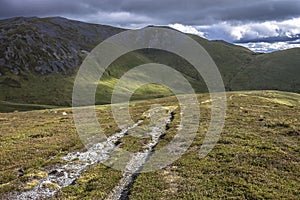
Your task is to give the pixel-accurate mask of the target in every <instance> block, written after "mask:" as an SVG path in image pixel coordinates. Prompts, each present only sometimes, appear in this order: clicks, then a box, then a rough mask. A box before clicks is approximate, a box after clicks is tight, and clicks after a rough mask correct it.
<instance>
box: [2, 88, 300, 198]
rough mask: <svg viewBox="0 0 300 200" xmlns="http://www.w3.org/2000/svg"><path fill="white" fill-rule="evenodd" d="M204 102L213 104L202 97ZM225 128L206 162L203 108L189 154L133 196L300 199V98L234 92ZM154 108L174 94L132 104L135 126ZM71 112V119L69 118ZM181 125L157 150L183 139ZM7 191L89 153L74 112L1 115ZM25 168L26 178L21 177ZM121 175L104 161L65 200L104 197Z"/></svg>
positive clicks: (139, 183)
mask: <svg viewBox="0 0 300 200" xmlns="http://www.w3.org/2000/svg"><path fill="white" fill-rule="evenodd" d="M198 98H199V102H200V101H201V102H202V101H205V100H207V99H209V96H208V95H206V94H203V95H199V96H198ZM227 100H228V108H227V116H226V121H225V127H224V129H223V131H222V133H221V137H220V140H219V142H218V144H217V145H216V146H215V148H214V149H213V150H212V151H211V152H210V153H209V155H208V156H206V157H205V158H203V159H199V158H198V150H199V148H200V146H201V144H202V142H203V139H204V136H205V134H206V131H207V128H208V125H209V122H210V104H209V103H206V104H201V120H200V127H199V130H198V133H197V135H196V138H195V140H194V142H193V144H192V145H191V147H190V148H189V150H188V151H187V152H186V153H185V154H184V155H183V156H182V157H181V158H180V159H178V160H177V161H176V162H174V163H173V164H172V165H170V166H168V167H166V168H164V169H161V170H159V171H155V172H149V173H143V174H140V175H139V176H138V177H137V179H136V181H135V182H134V184H133V186H132V188H131V190H130V194H129V198H130V199H201V198H204V199H219V198H226V199H227V198H230V199H279V198H286V199H297V198H298V197H299V196H300V191H299V184H300V178H299V177H300V167H299V166H300V165H299V164H300V120H299V113H300V95H298V94H293V93H284V92H274V91H259V92H251V91H249V92H234V93H227ZM152 104H161V105H176V104H177V100H176V98H175V97H167V98H160V99H154V100H149V101H137V102H133V103H132V106H131V115H132V117H133V119H134V120H135V121H137V120H139V119H141V117H142V113H143V112H145V111H146V110H148V109H149V108H150V107H151V105H152ZM109 108H110V107H109V106H97V114H98V118H99V121H100V123H101V124H102V128H103V129H104V132H105V133H106V134H107V135H111V134H113V133H114V132H116V131H119V128H118V127H117V126H116V124H115V123H114V121H113V116H112V114H111V112H110V109H109ZM63 112H66V113H67V115H63V114H62V113H63ZM179 112H180V110H179V108H178V109H177V110H175V118H174V121H173V122H172V123H171V124H169V127H168V130H167V131H166V134H165V135H164V136H163V137H162V139H161V140H160V142H159V144H158V145H157V146H156V149H159V148H162V147H163V146H165V145H166V144H168V143H169V142H170V141H171V140H172V138H173V137H174V135H175V134H176V127H177V125H178V124H179V120H180V119H179ZM0 127H1V128H0V146H1V151H0V154H1V161H0V184H1V185H0V193H1V195H5V193H7V192H11V191H15V190H22V189H26V188H27V186H28V187H29V186H32V185H33V184H34V181H35V180H36V179H39V178H40V176H41V175H45V173H43V172H44V171H45V169H47V168H49V167H51V166H54V165H55V164H57V163H60V162H64V161H63V160H62V159H60V157H61V156H62V155H65V154H67V153H68V152H71V151H81V150H84V146H83V144H82V143H81V142H80V140H79V137H78V135H77V132H76V129H75V126H74V122H73V119H72V110H71V109H51V110H50V109H48V110H40V111H28V112H17V113H0ZM144 143H147V140H146V139H144V138H142V139H141V140H139V139H136V138H133V137H129V136H128V137H125V138H124V139H122V140H121V145H123V146H122V147H123V148H125V149H128V150H131V151H138V150H140V147H141V146H142V144H144ZM20 170H21V171H22V174H20ZM120 178H121V172H119V171H116V170H114V169H111V168H108V167H106V166H104V165H102V164H98V165H95V166H92V167H90V168H89V169H88V170H87V171H86V172H84V173H83V174H82V175H81V177H80V178H79V179H78V180H77V181H76V184H75V185H72V186H69V187H66V188H63V189H62V190H61V191H60V192H59V193H58V194H57V196H56V198H60V199H95V198H104V197H105V196H106V195H107V194H108V193H109V192H110V191H111V189H112V188H113V187H114V186H116V185H117V184H118V182H119V180H120Z"/></svg>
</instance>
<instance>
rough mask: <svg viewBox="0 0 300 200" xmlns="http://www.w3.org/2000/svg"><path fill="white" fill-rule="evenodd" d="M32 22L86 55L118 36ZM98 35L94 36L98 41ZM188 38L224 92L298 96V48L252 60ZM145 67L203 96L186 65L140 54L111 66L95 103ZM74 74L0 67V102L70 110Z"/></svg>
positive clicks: (155, 93)
mask: <svg viewBox="0 0 300 200" xmlns="http://www.w3.org/2000/svg"><path fill="white" fill-rule="evenodd" d="M33 20H36V22H35V21H33V24H35V23H36V24H40V23H42V24H43V23H48V24H46V25H47V26H49V27H52V28H53V27H55V28H59V27H60V28H59V29H58V35H56V36H55V37H58V38H60V40H63V41H65V42H68V43H70V44H71V43H72V44H74V45H78V46H81V47H82V48H83V49H87V50H91V49H92V48H93V47H94V46H95V45H96V44H98V43H99V42H100V41H102V40H103V39H105V38H106V37H108V36H109V35H112V34H115V33H117V32H120V31H121V30H120V29H116V28H114V27H106V26H100V25H93V24H85V23H80V22H74V21H68V20H66V21H67V22H66V24H67V25H68V27H70V28H67V29H64V28H63V27H61V26H57V25H55V24H53V23H49V22H51V20H50V19H49V18H46V19H39V18H36V19H33ZM32 26H33V25H32ZM34 27H35V26H34ZM83 27H90V28H83ZM21 28H22V27H21ZM31 28H32V27H31ZM35 28H37V27H35ZM38 28H39V26H38ZM17 30H18V29H17ZM55 30H56V29H55ZM87 30H90V31H91V32H88V31H87ZM79 32H83V35H80V37H79V36H78V34H79ZM89 34H92V35H93V37H92V38H91V40H87V41H88V42H85V39H78V38H81V37H83V36H84V35H87V36H88V35H89ZM99 34H100V35H99ZM97 35H99V36H98V37H97ZM189 36H191V37H192V38H193V39H195V40H196V41H198V42H199V43H200V44H201V45H202V46H203V47H204V48H205V49H206V50H207V51H208V52H209V54H210V55H211V57H212V58H213V60H214V61H215V63H216V64H217V66H218V68H219V70H220V72H221V74H222V77H223V80H224V84H225V87H226V89H227V90H228V91H232V90H233V91H241V90H262V89H272V90H282V91H292V92H298V93H299V92H300V91H299V88H300V82H299V78H298V76H299V73H300V71H299V70H300V68H299V65H300V56H299V55H300V48H297V49H290V50H285V51H279V52H274V53H270V54H255V53H253V52H251V51H250V50H248V49H246V48H244V47H240V46H235V45H231V44H229V43H226V42H222V41H208V40H206V39H203V38H200V37H198V36H195V35H189ZM74 38H76V39H74ZM46 39H47V42H48V43H49V44H52V43H53V41H55V40H57V39H56V38H51V37H50V36H49V37H47V38H46ZM3 45H4V46H3V49H5V48H6V47H5V45H6V44H3ZM33 50H34V51H37V52H35V53H33V54H36V55H37V58H39V59H46V60H47V57H45V55H44V54H43V52H40V47H39V46H38V47H36V48H34V49H33ZM25 52H27V51H25ZM0 53H1V52H0ZM40 54H41V55H40ZM0 57H1V58H2V57H4V55H1V54H0ZM83 57H84V56H83ZM149 62H157V63H162V64H166V65H168V66H171V67H173V68H174V69H176V70H178V71H180V72H181V73H182V74H184V76H185V77H186V78H187V79H188V80H189V81H190V82H191V84H192V85H193V86H194V89H195V90H196V91H197V92H206V90H207V89H206V86H205V83H204V82H203V81H202V79H201V76H200V75H198V74H197V73H196V71H195V70H194V69H193V67H192V66H190V65H189V64H188V63H187V62H186V61H185V60H183V59H180V58H179V57H178V56H176V55H173V54H171V53H166V52H161V51H158V50H157V51H153V50H151V51H149V50H148V51H147V50H144V51H136V52H133V53H130V54H128V55H126V56H122V57H121V58H120V59H118V60H117V61H115V62H114V63H113V64H112V66H111V67H110V69H108V71H107V73H106V75H107V76H106V78H105V79H103V82H100V84H99V87H98V92H97V94H96V102H97V103H98V104H105V103H109V102H110V95H111V92H112V89H113V86H114V84H115V83H116V81H117V79H119V78H120V77H121V76H122V75H123V74H124V73H125V72H126V71H128V70H129V69H131V68H133V67H135V66H138V65H140V64H145V63H149ZM29 64H30V63H29ZM32 67H33V66H29V68H30V69H31V68H32ZM76 70H77V69H70V70H69V71H68V72H67V74H68V75H64V73H63V72H60V73H58V74H56V73H52V74H48V75H43V76H41V75H38V73H35V72H34V70H31V71H26V70H24V71H22V72H21V74H20V75H19V76H17V75H14V74H13V73H11V72H9V69H8V68H5V67H2V66H0V73H2V74H4V75H1V76H0V91H1V92H0V100H3V101H11V102H17V103H31V104H46V105H58V106H61V105H64V106H69V105H71V96H72V89H73V81H74V79H75V76H76ZM168 95H170V92H168V91H166V90H165V88H163V87H157V86H154V85H150V86H147V89H146V88H144V89H141V90H140V91H138V92H137V95H136V96H135V98H136V99H142V98H144V99H148V98H156V97H161V96H168Z"/></svg>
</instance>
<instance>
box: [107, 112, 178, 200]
mask: <svg viewBox="0 0 300 200" xmlns="http://www.w3.org/2000/svg"><path fill="white" fill-rule="evenodd" d="M173 111H174V110H172V109H171V110H168V111H167V113H164V111H163V110H157V111H156V113H155V114H154V115H156V117H155V116H152V117H154V123H153V124H152V126H150V127H151V129H150V130H151V131H150V132H149V135H150V136H151V142H150V143H148V144H146V145H145V147H144V148H143V149H145V150H144V151H143V152H138V153H135V154H134V155H133V156H132V158H131V159H130V160H129V162H128V163H127V165H126V167H125V170H124V171H123V178H122V179H121V180H120V182H119V184H118V185H117V186H116V187H115V188H114V189H113V190H112V191H111V192H110V194H108V196H107V197H106V199H107V200H125V199H128V194H129V192H130V188H131V186H132V185H133V183H134V181H135V179H136V178H137V176H138V175H139V173H140V172H141V171H142V169H143V166H144V165H145V163H146V162H147V161H148V160H149V158H150V157H151V154H152V153H153V149H154V147H155V146H156V145H157V143H158V142H159V139H160V137H161V136H162V134H163V133H164V132H165V130H166V125H167V124H169V123H170V122H171V121H172V119H173V116H172V112H173Z"/></svg>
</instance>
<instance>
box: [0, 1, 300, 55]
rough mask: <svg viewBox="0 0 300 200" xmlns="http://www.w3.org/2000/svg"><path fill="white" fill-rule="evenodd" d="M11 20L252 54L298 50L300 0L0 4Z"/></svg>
mask: <svg viewBox="0 0 300 200" xmlns="http://www.w3.org/2000/svg"><path fill="white" fill-rule="evenodd" d="M17 16H18V17H19V16H28V17H29V16H38V17H49V16H61V17H66V18H69V19H75V20H80V21H85V22H92V23H97V24H107V25H112V26H117V27H124V28H142V27H144V26H147V25H168V26H170V27H172V28H175V29H178V30H180V31H182V32H187V33H193V34H197V35H199V36H201V37H204V38H207V39H210V40H225V41H227V42H230V43H234V44H238V45H242V46H245V47H248V48H250V49H251V50H253V51H256V52H271V51H276V50H282V49H287V48H294V47H300V0H0V18H10V17H17Z"/></svg>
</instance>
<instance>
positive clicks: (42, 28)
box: [0, 17, 123, 76]
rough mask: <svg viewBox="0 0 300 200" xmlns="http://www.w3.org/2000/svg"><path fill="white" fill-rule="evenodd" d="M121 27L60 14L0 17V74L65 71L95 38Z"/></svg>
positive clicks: (82, 55)
mask: <svg viewBox="0 0 300 200" xmlns="http://www.w3.org/2000/svg"><path fill="white" fill-rule="evenodd" d="M122 30H123V29H119V28H114V27H110V26H102V25H95V24H88V23H83V22H78V21H73V20H68V19H65V18H61V17H54V18H36V17H32V18H22V17H21V18H12V19H7V20H1V21H0V46H1V48H0V74H1V75H3V74H5V73H13V74H15V75H19V74H20V73H21V72H22V71H31V72H34V73H38V74H40V75H44V74H48V73H65V74H66V73H68V72H69V71H70V69H73V68H76V67H78V66H79V65H80V64H81V62H82V61H83V59H84V58H85V56H86V55H87V54H88V52H89V51H91V50H92V49H93V48H94V47H95V46H96V45H97V44H98V43H99V42H101V41H103V40H104V39H106V38H107V37H110V36H112V35H114V34H117V33H119V32H121V31H122ZM1 75H0V76H1Z"/></svg>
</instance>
